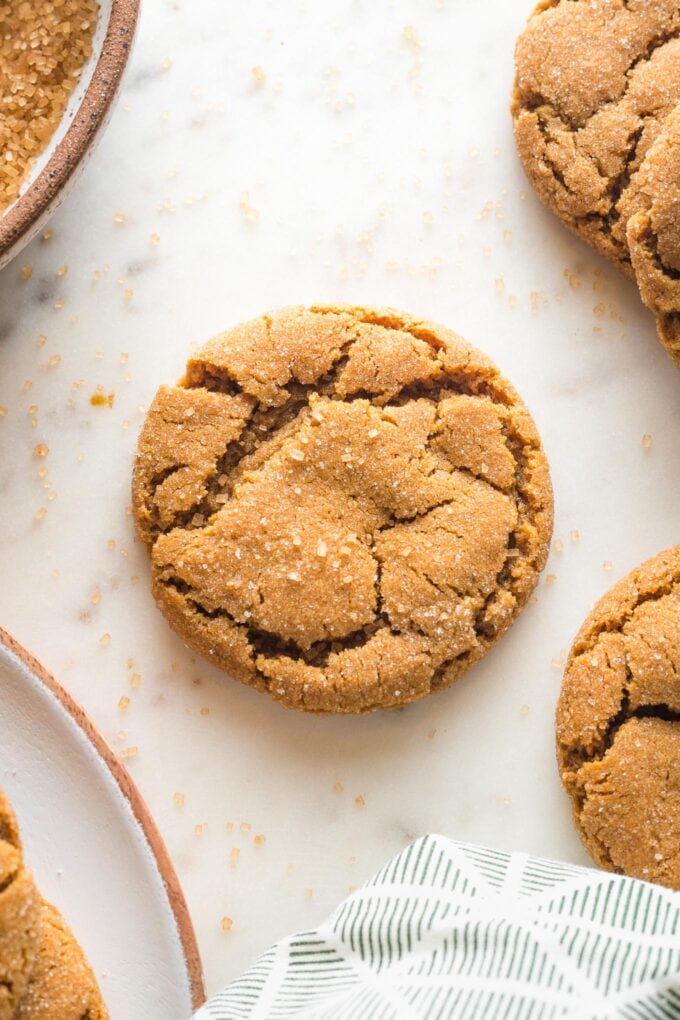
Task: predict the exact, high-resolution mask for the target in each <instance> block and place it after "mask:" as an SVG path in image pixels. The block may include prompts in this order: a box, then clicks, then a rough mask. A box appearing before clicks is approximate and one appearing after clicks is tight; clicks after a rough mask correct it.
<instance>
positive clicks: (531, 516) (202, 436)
mask: <svg viewBox="0 0 680 1020" xmlns="http://www.w3.org/2000/svg"><path fill="white" fill-rule="evenodd" d="M133 504H134V511H135V516H136V520H137V525H138V529H139V533H140V535H141V537H142V539H143V540H144V542H145V543H146V544H147V545H148V547H149V549H150V551H151V556H152V563H153V592H154V595H155V597H156V600H157V602H158V604H159V606H160V608H161V609H162V611H163V612H164V614H165V615H166V617H167V618H168V620H169V621H170V623H171V624H172V626H173V627H174V628H175V630H176V631H177V632H178V633H179V635H180V636H181V637H182V638H183V640H184V641H186V643H187V644H189V645H190V646H191V647H192V648H194V649H196V650H197V651H198V652H200V653H201V654H203V655H205V656H206V657H208V658H209V659H210V660H211V661H212V662H214V663H215V664H216V665H218V666H220V667H221V668H222V669H224V670H225V671H227V672H228V673H230V674H231V675H232V676H234V677H236V678H238V679H239V680H241V681H243V682H244V683H247V684H250V685H252V686H254V687H256V688H258V689H259V690H261V691H267V692H268V693H270V694H271V695H272V697H274V698H275V699H277V700H278V701H281V702H283V703H284V704H285V705H288V706H291V707H295V708H302V709H306V710H308V711H314V712H364V711H369V710H371V709H375V708H379V707H383V708H386V707H393V706H398V705H404V704H407V703H408V702H411V701H415V700H416V699H417V698H420V697H423V696H424V695H426V694H429V693H430V692H431V691H434V690H438V689H441V688H443V687H446V686H448V685H449V684H451V683H453V682H454V680H457V679H458V677H460V676H461V675H462V674H463V673H464V672H465V671H466V670H467V669H468V668H469V667H470V665H472V663H473V662H475V661H477V660H478V659H480V658H481V657H482V656H483V655H484V654H485V652H486V651H487V650H488V649H489V647H490V646H491V645H492V644H493V642H494V641H495V640H496V639H497V638H498V637H499V636H500V635H501V634H502V633H503V632H504V631H505V630H507V628H508V627H509V626H510V624H511V623H512V621H513V620H514V619H515V617H516V616H517V614H518V613H519V611H520V609H521V608H522V607H523V605H524V604H525V602H526V601H527V598H528V597H529V594H530V592H531V591H532V589H533V588H534V585H535V584H536V581H537V578H538V574H539V571H540V570H541V569H542V567H543V565H544V563H545V559H546V555H547V549H548V543H549V540H550V533H551V528H552V492H551V488H550V480H549V474H548V465H547V462H546V458H545V455H544V453H543V450H542V447H541V443H540V439H539V436H538V434H537V432H536V428H535V426H534V423H533V421H532V420H531V417H530V416H529V414H528V412H527V410H526V408H525V407H524V405H523V403H522V402H521V400H520V399H519V397H518V396H517V394H516V393H515V391H514V390H513V389H512V387H511V386H510V385H509V384H508V383H507V382H506V381H505V380H504V379H503V378H502V377H501V376H500V374H499V373H498V371H497V369H496V368H495V367H494V365H493V364H492V363H491V362H490V361H489V360H488V359H487V358H485V357H484V356H483V355H482V354H480V353H479V352H478V351H476V350H474V348H472V347H470V345H469V344H467V343H466V342H465V341H464V340H462V339H461V338H460V337H459V336H457V335H456V334H455V333H452V332H451V331H450V330H447V329H444V328H442V327H440V326H437V325H434V324H432V323H429V322H420V321H417V320H415V319H412V318H410V317H409V316H407V315H403V314H401V313H398V312H394V311H391V310H387V309H382V310H377V309H369V308H344V307H339V308H337V307H316V308H309V309H305V308H287V309H283V310H281V311H279V312H276V313H274V314H272V315H265V316H262V317H261V318H259V319H255V320H253V321H252V322H248V323H245V324H244V325H241V326H238V327H237V328H235V329H233V330H231V331H229V332H228V333H224V334H222V335H221V336H219V337H216V338H215V339H214V340H211V341H210V342H209V343H207V344H206V345H205V346H204V347H203V348H202V349H201V350H200V351H199V352H198V354H196V355H195V356H194V357H193V358H192V359H191V360H190V361H189V364H188V366H187V371H186V376H185V377H184V379H183V380H182V381H181V382H180V384H179V385H178V386H171V387H166V386H164V387H161V389H160V390H159V391H158V393H157V394H156V397H155V399H154V401H153V404H152V405H151V408H150V410H149V413H148V416H147V419H146V422H145V424H144V427H143V429H142V433H141V436H140V440H139V447H138V453H137V460H136V464H135V470H134V480H133Z"/></svg>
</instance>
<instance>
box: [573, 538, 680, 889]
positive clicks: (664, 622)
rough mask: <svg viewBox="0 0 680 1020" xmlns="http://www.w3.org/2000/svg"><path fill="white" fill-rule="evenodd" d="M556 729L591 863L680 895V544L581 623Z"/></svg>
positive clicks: (641, 569) (625, 582)
mask: <svg viewBox="0 0 680 1020" xmlns="http://www.w3.org/2000/svg"><path fill="white" fill-rule="evenodd" d="M556 728H557V752H558V760H559V765H560V769H561V773H562V781H563V783H564V786H565V789H566V790H567V792H568V794H569V796H570V797H571V800H572V806H573V812H574V820H575V822H576V826H577V828H578V831H579V833H580V835H581V838H582V840H583V842H584V844H585V846H586V848H587V850H588V851H589V853H590V854H591V855H592V856H593V858H594V859H595V861H596V862H597V863H598V864H599V865H600V866H601V867H603V868H606V869H608V870H611V871H617V872H621V873H623V874H626V875H631V876H633V877H635V878H642V879H646V880H648V881H651V882H658V883H660V884H661V885H666V886H669V887H670V888H672V889H680V546H676V547H675V548H673V549H669V550H667V551H666V552H663V553H660V554H659V555H658V556H656V557H654V558H653V559H651V560H648V561H647V562H646V563H644V564H643V565H642V566H641V567H639V568H638V569H637V570H634V571H633V572H632V573H631V574H629V575H628V576H627V577H625V578H624V579H623V580H622V581H620V582H619V583H618V584H617V585H615V586H614V587H613V588H612V589H611V591H609V592H608V593H607V595H605V597H604V598H603V599H602V600H601V601H600V602H599V603H598V604H597V606H596V607H595V609H594V610H593V612H592V613H591V615H590V616H589V617H588V619H587V620H586V622H585V624H584V625H583V627H582V628H581V631H580V632H579V634H578V636H577V638H576V641H575V643H574V646H573V648H572V650H571V653H570V656H569V661H568V663H567V667H566V670H565V675H564V681H563V685H562V691H561V693H560V699H559V703H558V708H557V719H556Z"/></svg>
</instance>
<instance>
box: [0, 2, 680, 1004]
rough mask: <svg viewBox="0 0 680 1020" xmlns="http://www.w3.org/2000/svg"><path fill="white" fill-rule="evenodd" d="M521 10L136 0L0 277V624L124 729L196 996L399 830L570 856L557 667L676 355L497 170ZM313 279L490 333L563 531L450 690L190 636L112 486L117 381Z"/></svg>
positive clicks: (670, 515) (627, 561) (618, 284)
mask: <svg viewBox="0 0 680 1020" xmlns="http://www.w3.org/2000/svg"><path fill="white" fill-rule="evenodd" d="M529 6H530V2H529V0H494V2H491V0H489V2H487V3H486V4H484V5H480V4H477V3H474V4H473V3H470V2H469V0H439V2H435V0H392V2H384V0H376V2H374V3H368V2H364V3H360V2H357V0H355V2H352V3H348V2H342V0H324V2H323V3H314V2H312V0H306V2H297V0H277V2H269V3H267V2H264V0H251V2H249V3H247V4H245V3H236V2H227V3H225V2H221V0H192V2H189V0H146V2H145V3H144V5H143V7H144V11H143V16H142V23H141V29H140V33H139V38H138V43H137V49H136V53H135V54H134V58H133V61H132V66H131V68H130V73H129V76H128V78H127V84H126V87H125V88H124V90H123V94H122V98H121V101H120V105H119V107H118V110H117V113H116V116H115V117H114V120H113V122H112V123H111V126H110V128H109V130H108V132H107V135H106V137H105V139H104V140H103V142H102V144H101V147H100V148H99V150H98V152H97V154H96V156H95V158H94V159H93V161H92V163H91V164H90V166H89V167H88V169H87V171H86V173H85V175H84V177H83V178H82V180H81V181H80V183H79V184H78V186H77V188H76V189H75V191H74V192H73V194H72V195H71V196H70V198H69V200H68V202H67V203H66V204H65V205H64V207H63V208H62V209H61V210H60V211H59V213H58V215H57V216H56V218H55V219H54V221H53V223H52V228H53V230H54V234H53V236H52V237H51V239H49V240H46V241H45V240H38V241H36V242H34V243H32V244H31V245H30V246H29V248H28V249H26V251H25V252H24V253H23V254H22V256H21V257H20V259H19V264H17V263H14V264H12V265H10V266H9V267H8V268H7V269H6V270H4V271H3V272H2V274H0V405H2V407H3V408H5V409H6V413H5V414H4V416H3V417H2V418H0V498H1V503H0V519H1V523H2V528H1V529H0V571H1V576H2V586H1V589H0V622H1V623H2V625H4V626H5V627H7V628H8V629H9V630H10V631H11V632H12V633H13V634H14V635H15V636H16V637H17V638H18V639H19V640H20V641H22V642H23V643H24V644H25V645H26V646H27V647H28V648H29V649H30V650H31V651H33V653H34V654H35V655H37V656H38V657H39V658H40V659H41V660H42V661H43V662H44V664H45V665H46V666H47V667H48V668H49V669H51V670H52V671H53V672H54V673H55V674H56V676H57V677H58V678H59V679H60V680H61V682H62V683H63V684H65V685H66V686H67V687H68V688H69V690H71V691H72V692H73V693H74V695H75V696H76V697H77V698H78V699H79V700H80V701H81V702H82V703H83V705H84V706H85V707H86V709H87V710H88V711H89V712H90V714H91V715H92V717H93V719H94V720H95V721H96V723H97V724H98V725H99V727H100V728H101V730H102V731H103V733H104V734H105V735H106V737H107V738H108V739H109V741H110V742H111V744H112V745H113V746H114V748H116V749H117V750H118V751H121V752H123V751H125V749H128V748H137V749H138V752H137V754H136V756H135V757H131V758H129V759H128V764H129V766H130V769H131V772H132V774H133V775H134V778H135V779H136V781H137V783H138V784H139V786H140V788H141V790H142V792H143V794H144V796H145V798H146V799H147V801H148V803H149V805H150V807H151V809H152V811H153V813H154V815H155V817H156V819H157V822H158V824H159V826H160V828H161V830H162V833H163V835H164V836H165V839H166V841H167V844H168V847H169V849H170V852H171V854H172V856H173V859H174V861H175V864H176V866H177V869H178V872H179V874H180V877H181V879H182V882H183V885H184V889H185V892H186V895H187V898H188V901H189V905H190V909H191V911H192V914H193V918H194V922H195V925H196V929H197V933H198V937H199V941H200V945H201V949H202V953H203V958H204V963H205V971H206V977H207V987H208V990H209V991H214V990H216V989H217V988H218V987H219V986H220V985H221V984H222V983H224V982H225V981H226V980H228V979H229V978H231V977H234V976H235V975H236V974H237V973H238V972H239V971H240V970H242V969H243V968H244V967H245V966H246V965H247V964H248V963H250V962H251V961H252V960H253V958H254V957H255V956H256V955H257V954H258V953H259V952H260V951H261V950H263V949H264V948H265V947H266V946H267V945H268V944H269V943H270V942H271V941H272V940H274V939H276V938H277V937H279V936H282V935H284V934H286V933H288V932H289V931H291V930H293V929H296V928H300V927H304V926H307V925H310V924H313V923H315V922H317V921H319V920H320V919H321V918H322V917H323V916H324V915H325V914H326V913H327V911H328V910H329V909H330V908H331V907H332V906H333V905H334V904H335V903H336V902H337V901H338V899H340V898H341V897H342V896H343V895H344V894H345V893H346V891H347V889H348V888H349V887H350V886H353V885H355V884H358V883H359V882H361V881H362V880H363V879H364V878H365V877H367V876H368V875H369V874H370V873H371V872H372V870H374V869H375V868H376V867H377V866H378V865H380V864H381V863H383V861H384V860H385V859H386V858H387V857H388V856H389V855H391V854H392V853H394V852H395V851H397V850H399V849H400V848H401V847H403V846H404V845H405V844H406V843H407V842H408V841H409V840H411V839H412V838H413V837H415V836H418V835H420V834H421V833H424V832H427V831H432V830H435V831H439V832H443V833H446V834H447V835H450V836H453V837H455V838H459V839H469V840H477V841H481V842H487V843H490V844H494V845H496V846H500V847H505V848H513V849H514V848H519V849H523V850H527V851H532V852H534V853H539V854H547V855H552V856H557V857H562V858H565V859H569V860H574V861H579V862H582V861H584V860H585V855H584V853H583V852H582V850H581V849H580V845H579V843H578V840H577V838H576V836H575V835H574V833H573V831H572V828H571V823H570V818H569V810H568V805H567V802H566V799H565V797H564V795H563V794H562V792H561V790H560V787H559V783H558V778H557V774H556V768H555V764H554V757H553V734H552V716H553V710H554V704H555V699H556V695H557V691H558V689H559V683H560V670H559V668H558V666H557V665H556V664H555V663H556V662H558V660H560V659H561V657H562V656H563V654H564V652H565V650H566V649H567V648H568V646H569V644H570V642H571V639H572V637H573V635H574V633H575V631H576V629H577V628H578V626H579V624H580V622H581V620H582V618H583V617H584V615H585V613H586V612H587V611H588V609H589V607H590V605H591V604H592V602H593V601H594V600H595V599H596V598H597V597H598V596H599V595H600V594H601V593H602V592H603V591H604V590H605V588H606V587H608V586H609V585H610V583H612V581H613V580H614V579H615V578H616V577H618V576H620V575H621V574H623V573H624V572H626V571H627V570H629V569H630V568H631V567H633V566H634V565H635V564H636V563H638V562H639V561H640V560H642V559H643V558H645V557H647V556H649V555H651V554H653V553H655V552H657V551H658V550H660V549H661V548H663V547H665V546H667V545H670V544H672V543H673V542H674V541H677V540H678V538H679V537H680V534H679V533H680V529H679V528H678V523H677V505H678V495H679V484H678V478H679V477H680V445H679V444H678V442H677V435H678V431H679V429H680V375H679V374H678V373H677V372H676V371H675V370H674V369H673V367H672V365H671V363H670V361H669V360H668V359H667V358H666V356H665V355H664V353H663V351H662V350H661V347H660V346H659V344H658V343H657V341H656V339H655V332H654V324H653V322H652V320H651V317H650V316H649V315H648V313H647V312H646V311H645V310H644V309H643V308H642V306H641V305H640V303H639V300H638V299H637V296H636V293H635V291H634V287H633V285H632V284H630V283H628V282H627V281H625V280H623V279H619V278H618V277H617V276H616V274H615V273H614V272H613V271H612V270H610V269H609V268H608V267H607V266H606V265H605V264H603V263H601V262H600V261H599V260H598V259H597V258H596V257H595V256H594V255H592V254H591V253H590V252H589V250H588V249H587V248H586V247H585V246H583V245H582V244H581V243H579V242H578V241H577V240H575V239H574V238H572V237H571V236H570V235H569V234H568V233H567V232H566V231H565V230H564V229H563V228H562V227H561V226H560V225H559V224H558V223H556V222H554V221H553V220H552V219H551V217H550V216H549V214H547V213H546V212H545V211H544V210H543V209H542V208H541V207H540V206H539V204H538V202H537V201H536V199H535V198H534V197H533V195H532V194H531V193H526V192H527V188H526V186H525V182H524V180H523V176H522V172H521V169H520V167H519V166H518V162H517V159H516V157H515V153H514V149H513V141H512V132H511V124H510V118H509V116H508V113H507V106H508V95H509V90H510V83H511V75H512V60H511V56H512V41H513V39H514V37H515V35H516V33H517V32H518V30H519V29H520V27H521V25H522V23H523V21H524V18H525V16H526V14H527V13H528V8H529ZM255 67H261V69H262V72H263V74H264V76H265V77H264V79H263V80H261V81H258V80H257V78H256V77H255V76H254V75H253V72H252V69H253V68H255ZM251 210H257V213H258V214H259V215H256V214H255V213H254V212H252V211H251ZM119 213H120V214H123V216H124V222H116V215H117V214H119ZM118 218H119V219H120V217H118ZM152 235H158V238H159V240H158V243H156V244H154V243H152V239H151V238H152ZM24 264H30V265H32V267H33V275H32V277H31V278H30V279H28V280H24V279H23V278H22V275H21V272H20V267H21V265H24ZM63 266H68V272H67V273H66V274H65V275H59V271H60V267H63ZM94 274H101V275H100V276H99V277H98V278H97V279H95V276H94ZM565 274H566V275H565ZM329 300H343V301H350V302H352V301H355V302H366V303H373V304H391V305H394V306H397V307H403V308H405V309H409V310H411V311H413V312H415V313H417V314H419V315H422V316H427V317H430V318H433V319H435V320H440V321H442V322H444V323H447V324H449V325H450V326H452V327H454V328H456V329H458V330H459V331H460V332H461V333H463V334H464V335H465V336H467V337H468V338H469V339H470V340H472V341H473V342H474V343H476V344H477V345H478V346H480V347H482V348H483V349H484V350H486V351H487V352H488V353H489V354H490V355H492V356H493V357H494V358H495V359H496V360H497V362H498V363H499V364H500V366H501V367H502V368H503V369H504V371H505V372H506V373H507V374H508V375H509V376H510V378H511V379H512V380H513V381H514V383H515V384H516V385H517V387H518V388H519V390H520V392H521V393H522V394H523V395H524V397H525V399H526V400H527V402H528V404H529V406H530V407H531V409H532V411H533V412H534V414H535V417H536V419H537V422H538V425H539V428H540V429H541V431H542V434H543V437H544V439H545V444H546V447H547V450H548V453H549V456H550V459H551V462H552V466H553V481H554V485H555V497H556V509H557V514H556V528H555V538H556V539H560V540H561V542H562V543H563V550H562V551H555V552H553V555H552V557H551V562H550V564H549V566H548V568H547V571H546V575H548V574H553V575H555V580H554V583H552V584H546V580H545V576H544V580H543V582H542V583H541V586H540V588H539V591H538V597H537V600H536V601H535V603H534V604H533V605H531V606H530V607H529V608H528V610H527V611H526V612H525V613H524V615H523V617H522V618H521V620H520V621H519V622H518V623H517V625H516V626H515V627H514V628H513V630H512V632H511V633H510V634H509V635H508V636H507V637H506V638H505V639H504V640H503V642H502V643H501V644H500V645H499V646H498V647H497V648H496V650H495V651H494V652H493V653H492V654H491V655H490V656H489V657H488V658H487V660H486V661H485V662H484V663H482V664H481V665H479V666H477V667H476V668H475V669H474V671H473V672H472V673H470V674H468V676H467V677H466V678H465V679H464V680H463V681H462V682H461V683H460V684H459V685H458V686H457V687H455V688H453V689H451V690H450V691H448V692H446V693H444V694H442V695H439V696H436V697H433V698H431V699H429V700H426V701H424V702H421V703H420V704H418V705H416V706H414V707H412V708H410V709H408V710H406V711H402V712H396V713H392V714H382V715H374V716H370V717H367V718H360V719H351V718H339V719H323V718H321V719H317V718H310V717H305V716H303V715H296V714H292V713H288V712H286V711H285V710H283V709H282V708H280V707H279V706H277V705H276V704H273V703H270V702H269V701H268V700H267V699H266V698H265V697H263V696H261V695H258V694H257V693H254V692H252V691H249V690H246V689H245V688H242V687H240V686H238V685H237V684H235V683H233V682H231V681H230V680H228V679H227V678H225V677H224V676H222V675H221V674H219V673H217V672H216V671H215V670H213V669H211V668H210V667H209V666H208V665H206V664H205V663H203V662H202V661H200V660H198V659H196V658H195V657H194V656H192V655H190V654H189V653H188V652H187V651H186V650H185V649H184V648H183V647H182V645H181V644H180V642H179V641H178V640H177V639H176V638H175V637H174V636H173V634H172V633H171V632H170V631H169V630H168V628H167V626H166V624H165V622H164V620H163V619H162V618H161V616H160V615H159V613H158V612H157V611H156V609H155V607H154V604H153V602H152V600H151V597H150V595H149V593H148V565H147V560H146V555H145V553H144V551H143V550H142V548H141V547H140V546H139V544H138V543H136V542H135V539H134V535H133V528H132V521H131V518H130V515H129V511H128V503H129V478H130V465H131V458H132V453H133V448H134V443H135V437H136V433H137V431H138V429H139V426H140V422H141V420H142V416H143V407H144V405H146V404H148V402H149V400H150V399H151V397H152V394H153V393H154V391H155V389H156V386H157V385H158V383H160V382H161V381H171V380H174V379H175V378H176V377H177V376H178V375H179V374H180V372H181V370H182V366H183V363H184V360H185V358H186V355H187V353H188V351H189V349H190V344H191V343H192V342H196V341H200V340H202V339H205V338H207V337H209V336H210V335H211V334H213V333H215V332H217V331H219V330H220V329H222V328H224V327H226V326H228V325H230V324H232V323H236V322H238V321H239V320H242V319H244V318H247V317H249V316H252V315H255V314H257V313H259V312H260V311H262V310H265V309H268V308H272V307H276V306H277V305H280V304H284V303H290V302H313V301H329ZM40 336H44V337H46V339H45V340H44V342H43V341H38V337H40ZM41 343H42V346H40V344H41ZM57 362H58V363H57ZM29 384H30V389H29V388H28V387H29ZM98 386H101V387H103V391H104V392H105V393H106V394H109V393H114V394H115V400H114V404H113V407H112V408H110V407H108V406H104V407H93V406H92V405H91V404H90V396H91V395H92V394H93V393H94V392H95V391H96V388H97V387H98ZM31 407H34V408H35V410H34V411H31ZM644 434H649V435H651V436H652V438H653V442H652V446H651V448H650V449H645V448H644V447H643V445H642V437H643V435H644ZM39 443H44V444H46V446H47V447H49V452H48V453H47V455H46V456H45V457H44V458H42V459H41V458H39V457H36V456H35V455H34V453H33V450H34V447H35V446H36V444H39ZM44 468H46V469H47V474H46V476H45V477H44V478H41V477H39V472H40V471H41V469H44ZM50 496H53V498H52V499H50ZM41 507H44V508H46V510H47V513H46V514H45V516H44V517H43V518H42V519H41V520H35V519H34V515H35V514H36V511H39V509H40V508H41ZM575 530H577V531H578V532H579V534H580V538H579V540H578V541H572V540H571V539H570V532H573V531H575ZM605 563H609V564H610V569H606V568H605V566H604V564H605ZM99 596H101V598H99ZM104 635H110V641H109V642H108V644H107V643H106V640H102V638H103V636H104ZM133 674H138V675H139V676H140V677H141V684H140V685H139V686H138V687H137V688H133V687H131V685H130V678H131V677H132V676H133ZM123 695H125V696H127V697H129V698H130V704H129V707H128V708H127V709H126V710H124V711H122V710H121V709H120V708H119V707H118V706H119V700H120V698H121V696H123ZM336 784H341V786H342V789H340V787H339V786H336ZM176 792H181V793H182V794H183V795H184V804H183V806H181V807H180V806H177V804H176V803H175V802H174V799H173V795H174V794H175V793H176ZM357 797H362V798H363V799H364V801H363V802H362V801H359V805H357V802H356V800H355V798H357ZM227 823H232V824H233V831H228V830H227V827H226V826H227ZM241 823H247V824H248V825H249V826H251V828H250V830H249V831H248V832H243V831H241V830H240V825H241ZM196 826H202V828H201V829H199V830H198V833H199V834H197V830H196V829H195V827H196ZM256 834H262V835H264V836H265V837H266V842H265V843H264V845H259V846H256V845H255V844H254V840H253V837H254V836H255V835H256ZM234 849H239V850H240V855H238V860H236V857H237V855H236V854H235V853H233V851H234ZM223 917H229V918H231V919H233V927H232V929H231V930H230V931H229V932H223V931H222V930H221V927H220V921H221V919H222V918H223ZM103 923H104V922H103Z"/></svg>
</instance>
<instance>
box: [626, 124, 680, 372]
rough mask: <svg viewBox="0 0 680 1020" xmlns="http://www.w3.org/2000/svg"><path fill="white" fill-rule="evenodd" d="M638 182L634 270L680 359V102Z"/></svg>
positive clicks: (631, 234)
mask: <svg viewBox="0 0 680 1020" xmlns="http://www.w3.org/2000/svg"><path fill="white" fill-rule="evenodd" d="M635 186H636V187H635V190H636V200H635V208H636V209H637V210H638V211H637V212H636V214H634V215H633V216H631V218H630V220H629V221H628V247H629V249H630V254H631V259H632V262H633V268H634V270H635V276H636V279H637V282H638V286H639V288H640V294H641V295H642V300H643V301H644V303H645V304H646V305H647V307H648V308H650V309H651V310H652V311H653V312H654V314H655V315H656V317H657V324H658V329H659V336H660V338H661V341H662V343H663V344H664V346H665V347H666V349H667V350H668V352H669V353H670V355H671V357H672V358H673V359H674V360H675V361H676V362H677V363H678V364H680V105H679V106H677V107H676V108H675V110H674V111H673V113H672V114H671V115H670V117H669V118H668V119H667V120H666V122H665V124H664V129H663V131H662V132H661V134H660V135H659V137H658V138H657V140H656V141H655V142H654V144H653V145H652V147H651V148H650V150H649V152H648V153H647V155H646V157H645V159H644V162H643V163H642V166H641V167H640V170H639V171H638V173H637V174H636V176H635Z"/></svg>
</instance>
